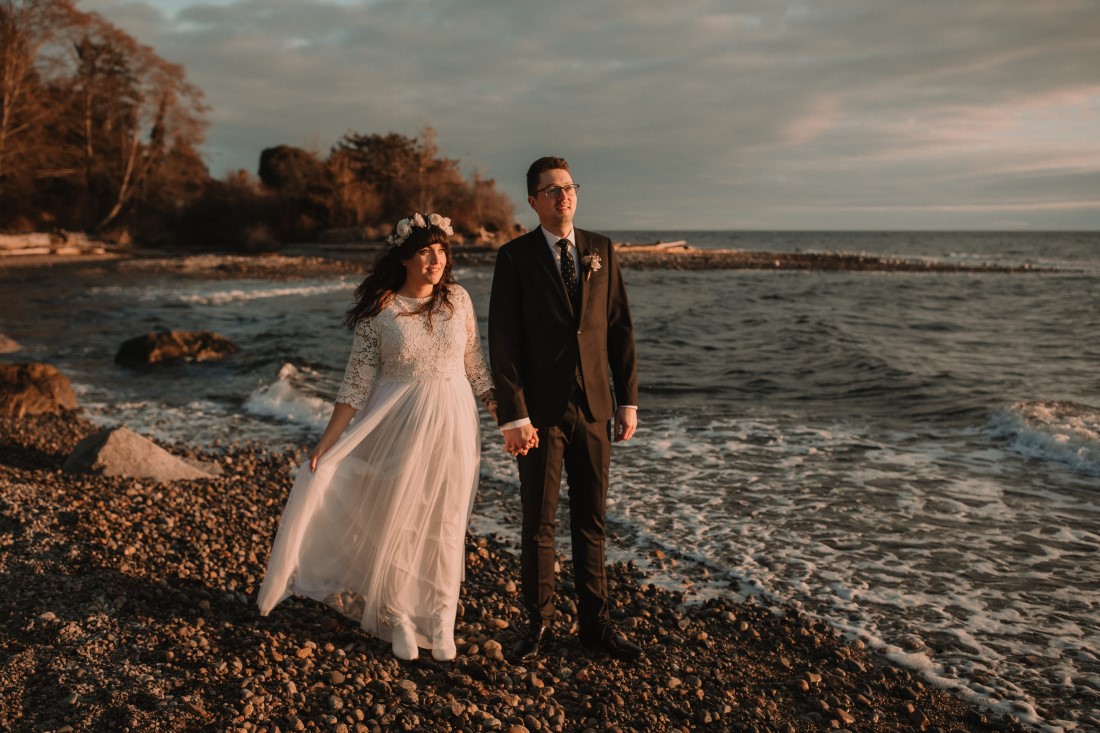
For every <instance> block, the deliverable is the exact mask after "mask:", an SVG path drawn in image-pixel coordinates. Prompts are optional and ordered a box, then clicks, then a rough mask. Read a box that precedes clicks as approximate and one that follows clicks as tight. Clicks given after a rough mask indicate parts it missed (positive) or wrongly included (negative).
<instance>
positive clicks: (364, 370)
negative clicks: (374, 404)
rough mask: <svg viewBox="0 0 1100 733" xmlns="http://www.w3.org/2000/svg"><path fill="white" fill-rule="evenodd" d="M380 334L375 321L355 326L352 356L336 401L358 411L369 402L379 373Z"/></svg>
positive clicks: (362, 322)
mask: <svg viewBox="0 0 1100 733" xmlns="http://www.w3.org/2000/svg"><path fill="white" fill-rule="evenodd" d="M378 354H379V349H378V332H377V331H375V329H374V319H372V318H364V319H362V320H360V321H359V323H357V324H355V338H353V339H352V342H351V356H349V357H348V367H347V369H346V370H344V381H343V383H342V384H341V385H340V391H338V392H337V393H336V401H337V402H342V403H344V404H346V405H351V406H352V407H354V408H355V409H356V410H358V409H360V408H362V407H363V405H365V404H366V402H367V394H368V393H369V392H370V386H371V384H372V383H373V382H374V376H375V373H376V372H377V371H378Z"/></svg>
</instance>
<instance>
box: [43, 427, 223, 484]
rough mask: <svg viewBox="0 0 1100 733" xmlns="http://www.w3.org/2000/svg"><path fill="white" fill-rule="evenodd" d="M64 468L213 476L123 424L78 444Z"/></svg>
mask: <svg viewBox="0 0 1100 733" xmlns="http://www.w3.org/2000/svg"><path fill="white" fill-rule="evenodd" d="M61 467H62V468H63V469H64V470H66V471H70V472H73V473H83V472H90V473H98V474H102V475H104V476H129V477H132V478H151V479H153V480H154V481H180V480H186V479H197V478H211V477H212V474H210V473H208V472H207V471H203V470H201V469H199V468H196V467H194V466H192V465H191V464H189V463H187V462H185V461H183V460H181V459H179V458H177V457H176V456H174V455H172V454H171V453H169V452H168V451H166V450H164V449H163V448H161V447H160V446H159V445H157V444H156V443H154V442H153V441H151V440H149V439H148V438H145V437H143V436H141V435H138V434H137V433H135V432H134V431H132V430H130V429H128V428H121V427H120V428H115V429H113V430H102V431H100V432H98V433H93V434H92V435H89V436H88V437H87V438H85V439H84V440H82V441H80V442H79V443H77V445H76V448H74V449H73V452H72V453H71V454H70V455H69V457H68V458H67V459H65V463H64V464H62V466H61Z"/></svg>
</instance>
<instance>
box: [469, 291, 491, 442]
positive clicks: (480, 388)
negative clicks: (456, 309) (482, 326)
mask: <svg viewBox="0 0 1100 733" xmlns="http://www.w3.org/2000/svg"><path fill="white" fill-rule="evenodd" d="M463 292H464V293H465V291H463ZM464 300H465V310H466V353H465V355H464V362H465V366H466V379H468V380H469V381H470V386H471V387H472V388H473V390H474V394H476V395H477V396H478V399H480V400H481V401H482V402H483V403H484V404H485V409H486V410H488V411H489V414H490V415H492V416H493V421H494V422H496V419H497V395H496V390H495V389H494V388H493V378H492V376H490V374H489V370H488V369H487V368H486V366H485V356H484V355H483V354H482V352H481V334H480V333H479V332H478V328H477V316H476V315H474V304H473V301H472V300H471V299H470V295H469V293H466V297H465V298H464Z"/></svg>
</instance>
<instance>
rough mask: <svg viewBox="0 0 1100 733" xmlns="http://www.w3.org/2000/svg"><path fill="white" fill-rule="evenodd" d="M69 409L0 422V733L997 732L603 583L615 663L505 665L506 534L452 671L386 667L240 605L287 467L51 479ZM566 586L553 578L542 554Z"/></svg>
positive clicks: (469, 604) (337, 636)
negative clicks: (183, 475)
mask: <svg viewBox="0 0 1100 733" xmlns="http://www.w3.org/2000/svg"><path fill="white" fill-rule="evenodd" d="M95 430H96V426H94V425H91V424H90V423H88V422H87V421H85V420H83V419H82V418H81V417H80V415H79V413H76V412H69V413H66V414H63V415H53V416H36V417H32V418H23V419H15V418H4V419H0V578H2V579H3V584H2V587H3V593H0V649H2V652H0V691H2V693H3V694H2V695H0V729H3V730H10V731H99V730H108V731H109V730H119V731H142V733H155V732H158V731H194V730H227V731H257V732H258V731H267V732H269V733H274V732H275V731H280V732H282V731H349V732H351V731H354V732H356V733H358V732H361V731H421V730H423V731H458V730H464V731H477V730H492V731H501V732H505V731H513V732H516V733H520V732H522V731H528V732H535V731H537V732H543V731H589V730H591V731H687V730H729V731H758V732H765V731H769V732H770V731H782V732H788V731H796V732H801V731H822V730H838V731H839V730H847V731H1017V730H1024V729H1023V728H1022V727H1021V726H1020V725H1019V723H1017V722H1015V721H1013V720H1010V719H1005V718H996V719H995V718H993V717H992V716H991V715H989V714H987V713H984V712H982V711H980V710H977V709H974V708H972V707H970V706H968V705H967V704H965V703H964V702H963V701H962V700H961V699H960V698H958V697H956V696H953V695H952V694H949V693H948V692H945V691H943V690H939V689H936V688H933V687H931V686H930V685H928V684H926V683H924V682H923V681H922V680H920V679H919V678H918V677H916V676H914V675H913V674H911V673H910V672H908V671H906V670H903V669H899V668H895V667H893V666H890V665H889V664H886V663H885V662H884V661H883V660H882V659H880V658H878V657H876V656H875V655H874V654H872V653H870V652H868V651H867V650H865V649H863V648H861V645H860V644H858V643H853V642H847V641H845V640H844V639H842V638H841V637H840V636H838V635H837V634H836V633H835V632H834V631H833V630H832V629H831V628H830V627H828V626H826V625H825V624H823V623H821V622H820V621H816V620H814V619H812V618H808V617H806V616H803V615H801V614H799V613H798V612H796V611H793V610H790V609H782V608H768V607H765V606H764V605H762V604H761V603H758V602H751V601H750V602H744V603H738V602H735V601H733V600H730V599H723V598H712V599H710V600H707V601H706V602H692V601H691V599H690V598H688V597H685V595H684V594H683V593H680V592H674V591H669V590H666V589H664V588H661V587H657V586H655V585H652V584H650V583H648V582H647V581H646V580H645V579H644V578H643V577H642V575H641V574H640V572H639V571H638V570H637V569H636V568H635V567H634V565H633V564H632V563H627V564H622V563H619V564H615V565H613V566H612V567H611V568H610V571H609V582H610V587H611V592H612V597H613V599H614V603H615V607H614V610H613V616H614V617H615V619H616V620H617V621H618V622H619V624H620V625H621V626H622V627H623V628H624V629H625V630H626V631H627V633H629V635H630V636H631V637H632V638H633V639H635V640H636V641H638V642H639V643H640V644H642V646H643V647H644V648H645V649H646V656H645V658H644V659H643V660H641V661H640V662H637V663H633V664H623V663H619V662H615V661H611V660H609V659H607V658H605V657H601V656H599V655H592V654H589V653H587V652H585V651H584V650H582V648H581V647H580V646H579V644H578V642H577V640H576V633H575V632H576V628H575V627H576V619H575V617H574V616H573V615H572V611H573V607H574V606H573V604H572V603H570V602H569V600H568V599H569V596H570V594H569V593H568V592H563V593H562V594H561V597H562V603H561V607H562V613H561V616H560V618H558V619H557V620H556V623H555V631H556V632H557V640H556V641H555V642H554V643H553V644H552V645H551V647H550V650H549V653H548V654H547V655H546V656H545V657H544V658H542V659H539V660H536V661H534V662H530V663H526V664H522V665H521V664H518V663H516V662H515V661H513V660H511V659H510V655H509V650H510V648H511V646H512V644H513V643H514V642H515V640H516V639H517V638H518V637H517V634H518V633H519V630H521V629H523V627H524V614H523V612H522V611H521V609H520V606H521V603H520V599H519V595H518V590H517V586H516V582H515V581H516V579H517V578H518V559H517V557H516V555H515V553H514V551H513V548H512V547H511V546H510V544H509V540H508V539H507V538H500V537H475V536H471V537H469V538H468V542H467V547H466V578H465V583H464V586H463V593H462V598H461V606H460V609H459V618H458V621H457V623H456V627H455V633H456V637H457V644H458V649H459V654H458V658H457V659H456V660H455V661H454V662H450V663H440V662H435V661H434V660H432V659H431V658H430V655H425V656H424V657H422V659H421V660H419V661H417V662H414V663H405V662H400V661H398V660H396V659H395V658H394V657H393V656H392V654H391V653H390V650H389V647H388V645H386V644H384V643H383V642H380V641H378V640H375V639H372V638H371V637H369V636H367V635H366V634H364V633H363V632H362V631H360V630H359V629H358V628H357V626H356V625H355V624H354V623H348V622H347V621H346V620H345V619H343V618H342V617H340V616H338V615H337V614H335V613H333V612H331V611H330V610H328V609H327V608H325V607H324V606H322V605H320V604H317V603H314V602H312V601H306V600H301V599H296V598H292V599H288V600H287V601H285V602H283V603H282V604H281V605H280V606H278V607H277V608H276V609H275V610H274V611H272V613H271V614H270V616H268V617H261V616H260V615H259V613H258V612H257V610H256V606H255V603H254V599H255V595H256V591H257V588H258V585H259V582H260V579H261V576H262V573H263V568H264V563H265V561H266V559H267V552H268V549H269V547H270V544H271V540H272V538H273V536H274V532H275V529H276V526H277V522H278V517H279V514H280V511H281V509H282V506H283V502H284V501H285V499H286V495H287V492H288V490H289V488H290V484H291V469H292V467H293V466H294V465H295V464H296V462H297V461H298V460H299V459H300V457H301V456H299V455H288V454H281V453H269V452H266V451H265V450H262V449H244V448H232V449H228V450H227V451H226V452H225V453H222V454H220V455H216V456H215V455H205V454H199V453H198V452H196V451H194V450H191V449H188V448H187V447H186V446H178V445H176V446H167V447H168V448H170V449H171V450H172V451H173V452H174V453H176V454H177V455H184V456H185V457H188V458H192V459H204V460H208V461H209V460H214V461H217V462H218V463H220V464H221V466H222V469H223V473H222V475H220V476H216V477H213V478H209V479H203V480H191V481H178V482H175V483H157V482H153V481H150V480H147V479H132V478H117V477H116V478H112V477H104V476H95V475H86V474H70V473H66V472H63V471H61V469H60V466H61V464H62V463H63V462H64V460H65V458H66V456H67V455H68V453H69V452H70V451H71V450H72V449H73V447H74V446H75V445H76V443H77V442H78V441H79V440H80V439H81V438H83V437H85V436H86V435H88V434H89V433H91V432H94V431H95ZM560 562H561V565H562V569H563V572H562V574H561V576H560V577H561V578H562V579H563V580H562V584H563V588H568V585H569V584H568V580H565V579H568V578H569V577H570V568H569V563H568V561H567V559H566V558H565V557H562V558H560Z"/></svg>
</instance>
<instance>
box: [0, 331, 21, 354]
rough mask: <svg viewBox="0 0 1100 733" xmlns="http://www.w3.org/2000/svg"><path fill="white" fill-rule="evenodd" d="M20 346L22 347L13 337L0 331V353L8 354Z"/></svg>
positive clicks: (17, 349)
mask: <svg viewBox="0 0 1100 733" xmlns="http://www.w3.org/2000/svg"><path fill="white" fill-rule="evenodd" d="M21 348H23V347H22V346H20V345H19V344H18V343H17V342H16V341H15V339H13V338H11V337H10V336H7V335H5V334H2V333H0V354H10V353H12V352H15V351H19V350H20V349H21Z"/></svg>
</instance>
